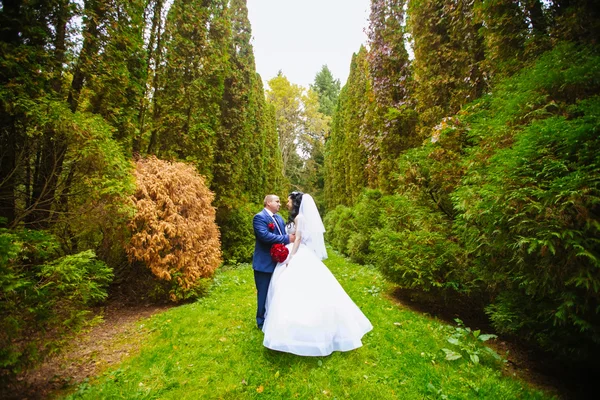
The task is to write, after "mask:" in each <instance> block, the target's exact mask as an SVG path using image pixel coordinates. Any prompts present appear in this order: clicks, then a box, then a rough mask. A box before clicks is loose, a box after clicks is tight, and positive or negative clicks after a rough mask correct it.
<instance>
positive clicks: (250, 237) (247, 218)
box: [217, 203, 261, 264]
mask: <svg viewBox="0 0 600 400" xmlns="http://www.w3.org/2000/svg"><path fill="white" fill-rule="evenodd" d="M260 207H261V206H259V205H257V204H252V203H241V204H237V205H234V206H232V207H231V208H227V209H225V208H222V209H220V210H219V211H218V212H217V223H218V224H219V227H220V228H221V243H222V247H223V260H224V261H225V263H226V264H237V263H243V262H250V261H252V253H253V252H254V230H253V228H252V218H254V214H255V213H256V210H258V209H260Z"/></svg>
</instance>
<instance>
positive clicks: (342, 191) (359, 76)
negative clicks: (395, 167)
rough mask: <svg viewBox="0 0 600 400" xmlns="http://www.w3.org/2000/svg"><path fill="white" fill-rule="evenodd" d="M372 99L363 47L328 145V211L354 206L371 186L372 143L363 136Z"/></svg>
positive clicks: (353, 65)
mask: <svg viewBox="0 0 600 400" xmlns="http://www.w3.org/2000/svg"><path fill="white" fill-rule="evenodd" d="M372 98H373V92H372V88H371V82H370V78H369V70H368V61H367V50H366V48H365V47H364V46H361V48H360V50H359V52H358V53H355V54H354V55H353V56H352V62H351V64H350V75H349V76H348V81H347V82H346V85H345V86H344V87H343V88H342V91H341V92H340V97H339V103H338V112H336V114H335V115H334V118H333V122H332V129H331V134H330V135H329V138H328V139H327V142H326V144H325V177H326V178H325V201H326V205H327V208H334V207H335V206H336V205H338V204H345V205H351V204H353V203H354V202H355V201H356V200H357V199H358V196H359V194H360V192H361V191H362V189H363V188H364V187H366V186H367V182H368V174H367V171H366V169H365V166H366V165H367V160H368V148H367V145H368V143H366V142H365V138H364V135H363V133H364V131H365V130H366V129H368V127H367V126H366V123H367V121H366V120H365V116H366V115H367V112H368V109H369V107H370V106H371V104H372V102H370V101H369V99H372Z"/></svg>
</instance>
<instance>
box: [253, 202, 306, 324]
mask: <svg viewBox="0 0 600 400" xmlns="http://www.w3.org/2000/svg"><path fill="white" fill-rule="evenodd" d="M264 205H265V208H264V209H263V210H262V211H261V212H259V213H258V214H256V215H255V216H254V219H253V220H252V226H253V227H254V236H255V237H256V243H255V245H254V255H253V257H252V268H253V269H254V282H255V283H256V290H257V292H258V293H257V295H258V307H257V310H256V324H257V325H258V328H259V329H262V326H263V323H264V322H265V303H266V301H267V292H268V291H269V284H270V283H271V276H273V271H274V270H275V265H277V263H276V262H275V261H273V259H272V258H271V246H273V245H274V244H275V243H283V244H288V243H291V242H293V241H294V240H295V239H296V238H295V236H294V235H286V233H285V221H284V220H283V218H281V216H280V215H277V212H278V211H279V208H280V207H281V203H280V201H279V197H277V196H275V195H274V194H269V195H267V196H266V197H265V201H264Z"/></svg>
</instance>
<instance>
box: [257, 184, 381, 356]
mask: <svg viewBox="0 0 600 400" xmlns="http://www.w3.org/2000/svg"><path fill="white" fill-rule="evenodd" d="M307 196H308V197H307ZM310 202H312V205H311V204H308V207H307V204H305V203H310ZM313 205H314V200H312V198H311V197H310V196H309V195H307V194H304V195H303V197H302V204H301V206H300V213H299V214H298V217H297V218H296V225H297V228H296V229H291V230H295V233H296V234H300V235H301V238H302V239H301V244H300V246H299V247H298V250H297V252H296V254H294V255H293V256H292V258H291V261H290V262H289V264H288V265H287V266H286V265H285V262H284V263H281V264H278V265H277V267H276V268H275V272H274V273H273V277H272V278H271V284H270V286H269V292H268V294H267V306H266V307H267V312H266V316H265V323H264V325H263V332H264V334H265V337H264V341H263V344H264V346H265V347H267V348H269V349H272V350H278V351H283V352H286V353H292V354H297V355H300V356H326V355H329V354H331V353H332V352H334V351H348V350H353V349H356V348H358V347H361V346H362V342H361V339H362V337H363V336H364V334H365V333H367V332H369V331H370V330H371V329H373V326H372V325H371V323H370V322H369V320H368V319H367V317H365V315H364V314H363V313H362V311H361V310H360V309H359V308H358V307H357V306H356V304H354V302H353V301H352V299H351V298H350V297H349V296H348V294H346V292H345V291H344V289H343V288H342V286H341V285H340V284H339V282H338V281H337V280H336V279H335V277H334V276H333V274H332V273H331V272H330V271H329V269H328V268H327V266H325V264H323V262H322V261H321V260H322V259H324V258H327V253H326V250H325V245H324V243H323V231H324V229H322V226H323V225H322V221H321V218H320V217H319V215H318V210H317V209H316V205H314V210H313V209H312V206H313ZM303 211H305V212H304V213H303ZM307 211H308V212H307ZM315 213H316V216H315V215H314V214H315ZM316 218H318V220H316ZM315 226H317V228H316V229H314V227H315ZM311 229H312V231H311ZM319 230H321V232H318V231H319ZM289 233H292V232H289ZM319 235H320V236H319ZM292 248H293V244H289V245H288V249H289V250H290V254H291V252H292Z"/></svg>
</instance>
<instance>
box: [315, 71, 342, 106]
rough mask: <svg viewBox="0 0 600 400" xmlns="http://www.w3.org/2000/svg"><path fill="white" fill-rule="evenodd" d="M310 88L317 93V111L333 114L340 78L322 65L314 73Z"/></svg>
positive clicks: (338, 93) (338, 92)
mask: <svg viewBox="0 0 600 400" xmlns="http://www.w3.org/2000/svg"><path fill="white" fill-rule="evenodd" d="M310 88H311V89H312V90H313V91H314V92H316V93H317V94H318V95H319V110H318V111H319V112H320V113H321V114H324V115H328V116H330V117H331V116H333V114H334V113H335V108H336V106H337V102H338V97H339V95H340V80H339V79H335V78H334V77H333V74H332V73H331V71H330V70H329V68H328V67H327V65H323V67H321V70H320V71H319V72H318V73H317V74H316V75H315V80H314V82H313V84H312V85H310Z"/></svg>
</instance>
